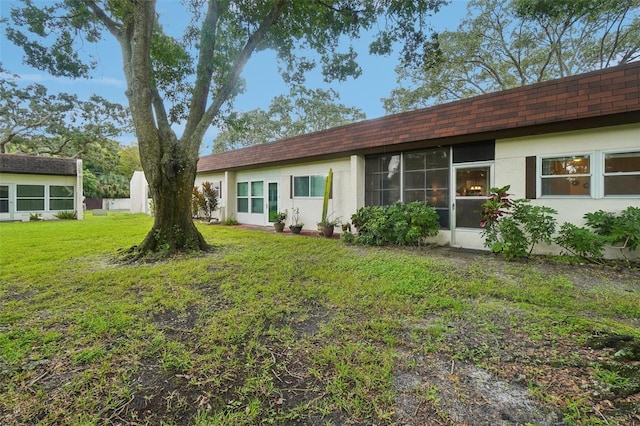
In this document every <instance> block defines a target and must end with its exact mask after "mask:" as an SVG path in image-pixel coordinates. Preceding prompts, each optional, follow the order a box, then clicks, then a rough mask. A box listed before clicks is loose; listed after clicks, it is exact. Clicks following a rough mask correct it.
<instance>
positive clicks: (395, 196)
mask: <svg viewBox="0 0 640 426" xmlns="http://www.w3.org/2000/svg"><path fill="white" fill-rule="evenodd" d="M398 200H400V154H384V155H378V156H375V157H369V158H367V159H365V205H367V206H388V205H389V204H393V203H394V202H395V201H398Z"/></svg>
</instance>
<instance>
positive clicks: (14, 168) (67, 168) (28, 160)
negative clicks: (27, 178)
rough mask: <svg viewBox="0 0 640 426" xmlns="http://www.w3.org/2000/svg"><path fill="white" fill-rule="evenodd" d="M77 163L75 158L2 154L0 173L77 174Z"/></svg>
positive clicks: (0, 156)
mask: <svg viewBox="0 0 640 426" xmlns="http://www.w3.org/2000/svg"><path fill="white" fill-rule="evenodd" d="M76 164H77V163H76V160H75V159H73V158H53V157H39V156H37V155H21V154H0V173H20V174H33V175H61V176H75V175H76V173H77V170H76V169H77V167H76Z"/></svg>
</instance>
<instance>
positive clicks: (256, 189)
mask: <svg viewBox="0 0 640 426" xmlns="http://www.w3.org/2000/svg"><path fill="white" fill-rule="evenodd" d="M237 188H238V192H237V196H236V197H237V200H238V201H237V203H238V213H263V212H264V186H263V184H262V181H256V182H238V183H237Z"/></svg>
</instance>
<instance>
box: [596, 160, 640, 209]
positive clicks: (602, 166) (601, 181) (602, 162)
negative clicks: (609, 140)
mask: <svg viewBox="0 0 640 426" xmlns="http://www.w3.org/2000/svg"><path fill="white" fill-rule="evenodd" d="M629 152H638V153H640V148H626V149H608V150H605V151H601V152H600V154H601V155H600V159H599V161H598V163H599V166H600V171H601V173H599V175H598V177H599V182H598V183H599V189H600V194H602V196H601V198H632V199H633V198H640V194H626V195H618V194H616V195H605V192H604V180H605V177H607V176H640V170H639V171H637V172H616V173H607V172H606V168H605V161H606V156H607V154H626V153H629Z"/></svg>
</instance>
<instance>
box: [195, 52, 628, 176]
mask: <svg viewBox="0 0 640 426" xmlns="http://www.w3.org/2000/svg"><path fill="white" fill-rule="evenodd" d="M639 122H640V62H634V63H631V64H626V65H621V66H618V67H613V68H608V69H604V70H598V71H594V72H590V73H586V74H580V75H575V76H571V77H566V78H562V79H558V80H552V81H547V82H543V83H538V84H533V85H529V86H523V87H518V88H514V89H510V90H506V91H503V92H497V93H491V94H487V95H482V96H477V97H474V98H469V99H464V100H461V101H456V102H451V103H447V104H443V105H437V106H434V107H430V108H425V109H420V110H415V111H409V112H405V113H400V114H395V115H390V116H386V117H381V118H376V119H373V120H366V121H361V122H358V123H353V124H348V125H345V126H341V127H335V128H332V129H328V130H323V131H320V132H315V133H310V134H307V135H301V136H296V137H292V138H288V139H283V140H280V141H277V142H271V143H266V144H261V145H256V146H252V147H249V148H243V149H238V150H234V151H228V152H224V153H220V154H212V155H208V156H204V157H201V158H200V160H199V162H198V172H207V171H222V170H233V169H241V168H247V167H255V166H267V165H270V164H285V163H291V162H294V161H300V160H303V161H312V160H315V159H322V158H334V157H341V156H347V155H350V154H353V153H373V152H382V151H387V152H388V151H397V150H401V149H412V148H418V147H428V146H436V145H447V144H456V143H463V142H472V141H480V140H486V139H489V138H498V137H514V136H525V135H530V134H537V133H549V132H555V131H562V130H573V129H586V128H594V127H600V126H608V125H617V124H627V123H639Z"/></svg>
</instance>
